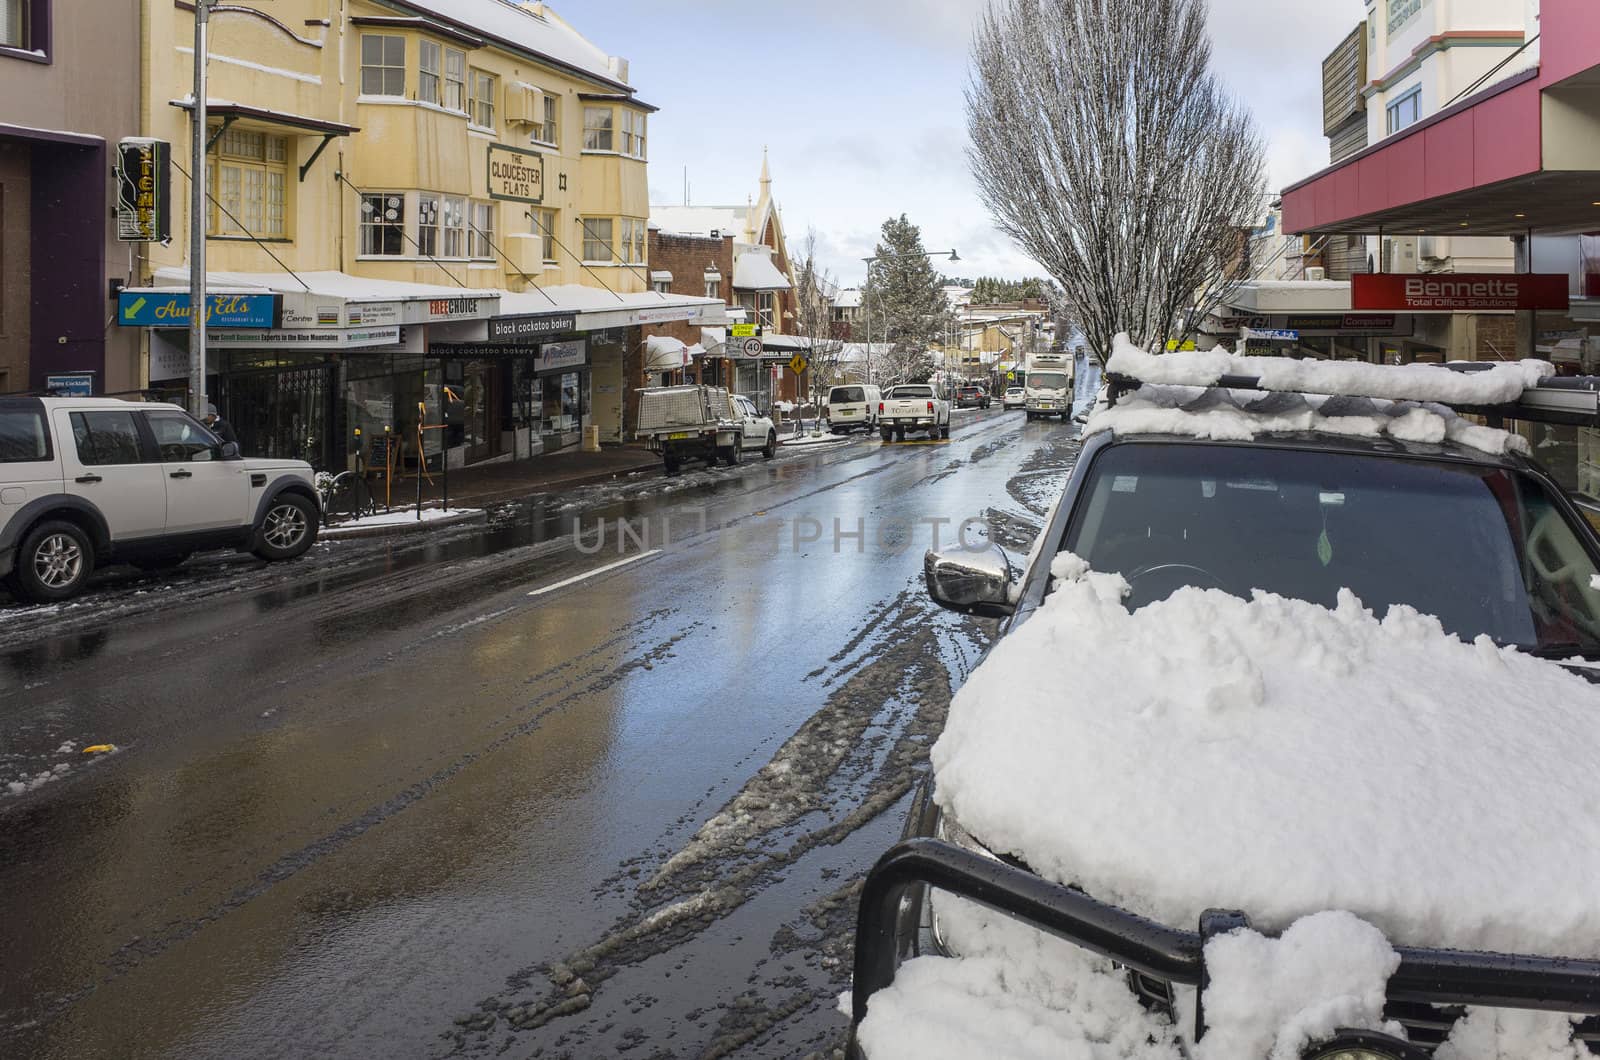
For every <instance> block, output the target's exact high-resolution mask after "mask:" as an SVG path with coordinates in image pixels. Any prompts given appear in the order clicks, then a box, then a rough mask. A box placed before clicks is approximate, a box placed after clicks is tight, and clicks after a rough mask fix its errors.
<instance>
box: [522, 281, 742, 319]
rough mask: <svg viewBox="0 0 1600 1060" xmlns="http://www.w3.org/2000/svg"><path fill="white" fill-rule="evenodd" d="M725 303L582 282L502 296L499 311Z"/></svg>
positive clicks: (602, 309)
mask: <svg viewBox="0 0 1600 1060" xmlns="http://www.w3.org/2000/svg"><path fill="white" fill-rule="evenodd" d="M722 305H723V302H722V300H721V299H718V298H701V297H700V296H698V295H688V294H670V293H669V294H660V293H657V292H655V291H640V292H637V293H633V294H612V293H611V292H610V291H607V290H603V289H601V288H599V287H585V286H583V285H582V284H575V283H571V284H562V285H561V286H558V287H541V288H539V289H538V290H535V291H518V292H515V293H512V294H507V295H504V296H502V297H501V299H500V312H501V313H502V314H503V315H505V316H517V315H522V314H529V313H557V312H576V313H603V312H607V311H610V310H623V309H658V308H660V309H666V308H671V307H676V306H715V307H721V306H722Z"/></svg>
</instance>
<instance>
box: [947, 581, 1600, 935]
mask: <svg viewBox="0 0 1600 1060" xmlns="http://www.w3.org/2000/svg"><path fill="white" fill-rule="evenodd" d="M1052 573H1053V574H1054V575H1055V576H1056V578H1057V579H1058V581H1059V582H1060V585H1059V587H1058V588H1057V589H1056V591H1055V592H1054V593H1053V594H1052V595H1051V597H1050V598H1048V599H1047V600H1046V601H1045V603H1044V605H1043V607H1042V608H1041V609H1040V610H1039V612H1038V613H1036V614H1035V615H1034V616H1033V618H1031V619H1030V620H1029V621H1027V622H1025V623H1023V624H1022V625H1020V626H1019V627H1017V629H1016V630H1015V631H1014V632H1012V633H1011V634H1010V635H1009V636H1008V637H1006V638H1004V639H1003V640H1001V641H1000V643H999V644H998V645H997V646H996V647H995V649H994V650H993V652H992V653H991V654H990V656H989V657H988V658H987V659H986V660H985V662H984V663H983V665H982V666H980V667H979V668H978V669H977V670H976V671H975V672H974V673H973V675H972V677H971V679H970V680H969V681H968V682H967V684H966V686H965V687H964V688H962V689H961V691H960V692H959V693H958V694H957V695H956V696H955V698H954V700H953V702H952V704H951V707H950V717H949V723H948V725H947V727H946V729H945V732H944V734H943V736H942V737H941V738H940V739H939V741H938V743H937V744H936V745H935V746H934V748H933V750H932V760H933V764H934V769H935V776H936V778H937V788H936V793H935V797H936V799H937V800H938V802H939V804H940V805H941V806H942V807H943V808H944V809H945V810H946V811H947V812H950V813H952V814H954V816H955V818H956V819H957V820H958V821H959V822H960V823H961V825H962V826H963V827H964V828H965V829H966V830H967V831H969V832H971V833H972V834H973V835H975V836H977V837H979V838H980V839H981V840H982V841H983V842H985V843H986V844H988V845H989V846H990V847H991V849H993V850H995V851H997V852H1003V853H1008V854H1012V855H1015V856H1017V857H1020V858H1022V859H1023V860H1024V861H1026V862H1027V863H1028V864H1029V865H1031V866H1032V867H1033V869H1034V870H1035V871H1037V872H1039V873H1041V874H1042V875H1044V876H1046V877H1048V878H1050V879H1053V880H1055V881H1057V882H1060V883H1071V884H1075V885H1078V886H1081V887H1083V888H1084V889H1085V890H1086V891H1088V893H1090V894H1092V895H1095V896H1096V897H1098V898H1100V899H1102V900H1105V901H1111V902H1115V903H1117V904H1119V905H1122V906H1124V907H1126V908H1128V909H1130V910H1132V911H1134V912H1136V913H1140V914H1142V915H1145V916H1148V917H1151V918H1152V919H1155V920H1159V921H1161V922H1163V923H1166V924H1171V925H1175V926H1183V927H1188V926H1191V925H1193V924H1195V923H1197V922H1198V918H1199V916H1200V914H1201V912H1202V911H1203V910H1205V909H1208V908H1226V909H1242V910H1244V911H1245V912H1246V913H1248V914H1249V915H1250V916H1251V918H1252V920H1253V922H1254V923H1255V924H1257V925H1258V926H1260V927H1261V928H1262V929H1263V930H1267V931H1279V930H1282V929H1284V928H1286V927H1288V925H1290V924H1291V923H1293V922H1294V921H1295V920H1297V919H1299V918H1300V917H1302V916H1304V915H1307V914H1310V913H1315V912H1320V911H1322V910H1328V909H1343V910H1349V911H1350V912H1352V913H1354V914H1355V915H1357V916H1359V917H1362V918H1363V919H1366V920H1368V921H1370V922H1371V923H1373V924H1374V925H1376V926H1377V927H1378V928H1379V929H1380V930H1381V931H1383V932H1384V934H1385V935H1386V936H1387V937H1388V938H1390V939H1393V940H1394V941H1395V942H1396V943H1397V944H1409V945H1426V946H1434V947H1456V948H1462V949H1486V950H1498V951H1505V952H1527V953H1540V954H1548V955H1557V956H1559V955H1569V956H1590V955H1596V954H1600V904H1597V903H1595V902H1594V901H1593V898H1592V895H1591V893H1590V882H1589V881H1592V880H1594V879H1596V878H1600V813H1597V812H1596V808H1597V807H1600V775H1597V774H1596V773H1595V771H1594V769H1593V768H1592V762H1591V761H1590V758H1591V757H1592V756H1591V755H1590V751H1589V749H1590V748H1591V747H1593V746H1594V745H1595V744H1596V743H1597V742H1600V689H1597V688H1596V687H1595V686H1593V685H1590V684H1589V683H1588V682H1586V681H1584V680H1583V679H1581V678H1579V677H1576V676H1574V675H1572V674H1570V673H1568V672H1566V671H1565V670H1563V669H1561V668H1560V667H1559V666H1557V665H1555V664H1553V663H1549V662H1544V661H1541V660H1537V659H1534V658H1531V657H1529V656H1526V655H1522V654H1520V653H1517V652H1515V651H1511V650H1508V649H1507V650H1502V649H1499V648H1496V647H1495V646H1494V645H1493V644H1492V643H1490V642H1489V641H1488V640H1486V639H1480V640H1478V641H1476V642H1474V643H1471V644H1467V643H1462V642H1461V641H1460V640H1458V639H1456V638H1454V637H1451V636H1448V635H1446V634H1445V633H1444V632H1443V630H1442V628H1441V627H1440V625H1439V623H1438V621H1437V620H1435V619H1433V618H1430V617H1427V616H1424V615H1421V614H1419V613H1417V612H1416V611H1415V610H1413V609H1411V608H1408V607H1403V606H1395V607H1391V608H1390V609H1389V612H1388V615H1387V617H1385V618H1384V619H1383V620H1382V621H1379V620H1378V619H1377V618H1375V617H1374V616H1373V614H1372V613H1371V612H1369V611H1367V610H1365V609H1364V608H1362V606H1361V604H1360V602H1359V601H1358V600H1356V599H1355V597H1354V596H1353V595H1351V594H1350V593H1348V592H1345V593H1343V594H1341V596H1340V600H1339V604H1338V607H1337V609H1336V610H1333V611H1330V610H1327V609H1324V608H1321V607H1318V606H1316V605H1313V604H1309V603H1305V602H1302V601H1296V600H1289V599H1285V598H1282V597H1278V596H1273V595H1270V594H1265V593H1257V594H1256V596H1255V598H1254V599H1253V600H1250V601H1245V600H1240V599H1238V598H1236V597H1233V596H1230V595H1228V594H1225V593H1222V592H1218V591H1207V590H1198V589H1192V588H1190V589H1182V590H1180V591H1178V592H1177V593H1175V594H1173V596H1172V597H1171V598H1169V599H1168V600H1166V601H1163V602H1159V603H1155V604H1151V605H1149V606H1147V607H1144V608H1141V609H1140V610H1138V611H1137V612H1134V613H1132V614H1130V613H1129V612H1128V611H1127V609H1126V608H1125V607H1124V606H1123V604H1122V602H1121V601H1122V597H1123V595H1124V593H1125V592H1126V591H1127V583H1126V582H1125V581H1124V580H1123V579H1122V578H1121V577H1120V576H1117V575H1107V574H1095V573H1090V572H1089V571H1088V570H1087V566H1086V564H1084V562H1083V561H1082V560H1081V559H1079V558H1078V557H1075V556H1071V555H1062V556H1059V557H1057V559H1056V561H1055V563H1054V565H1053V568H1052ZM1018 674H1027V675H1029V680H1027V681H1026V682H1019V681H1018V680H1017V677H1016V675H1018Z"/></svg>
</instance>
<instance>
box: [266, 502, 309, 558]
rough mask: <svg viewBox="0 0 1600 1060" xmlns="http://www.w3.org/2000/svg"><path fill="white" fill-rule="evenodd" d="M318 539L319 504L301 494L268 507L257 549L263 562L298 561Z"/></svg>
mask: <svg viewBox="0 0 1600 1060" xmlns="http://www.w3.org/2000/svg"><path fill="white" fill-rule="evenodd" d="M316 540H317V508H316V505H314V504H312V503H311V502H310V501H308V500H306V499H305V498H304V497H302V496H300V495H299V494H298V493H286V494H284V495H282V496H280V497H278V498H277V499H275V500H274V501H273V502H272V503H271V504H270V505H268V506H267V513H266V514H265V515H263V516H262V517H261V524H260V525H259V526H257V527H256V547H255V548H254V549H253V550H252V551H253V552H254V553H255V554H256V555H257V556H259V557H260V558H261V559H267V560H280V559H294V558H295V557H296V556H299V555H303V554H304V553H305V551H306V550H307V549H309V548H310V547H311V546H312V544H313V543H314V542H315V541H316Z"/></svg>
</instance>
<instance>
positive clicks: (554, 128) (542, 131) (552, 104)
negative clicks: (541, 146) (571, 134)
mask: <svg viewBox="0 0 1600 1060" xmlns="http://www.w3.org/2000/svg"><path fill="white" fill-rule="evenodd" d="M560 115H561V100H560V98H559V97H557V96H553V95H550V94H549V93H545V97H544V125H543V126H542V127H541V128H538V129H536V130H534V139H536V140H538V141H540V142H541V143H547V144H549V145H550V146H551V147H560V146H561V139H560V137H561V128H560V123H559V121H558V120H557V119H558V118H559V117H560Z"/></svg>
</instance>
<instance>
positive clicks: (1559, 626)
mask: <svg viewBox="0 0 1600 1060" xmlns="http://www.w3.org/2000/svg"><path fill="white" fill-rule="evenodd" d="M1088 491H1089V492H1088V494H1087V496H1088V503H1087V504H1086V505H1084V506H1083V508H1082V511H1081V514H1080V515H1078V516H1077V517H1076V518H1075V520H1074V524H1073V526H1072V528H1071V529H1070V530H1069V532H1068V535H1067V540H1066V542H1065V547H1066V549H1067V550H1068V551H1071V552H1075V553H1077V554H1078V555H1080V556H1082V557H1083V558H1084V559H1086V560H1088V562H1089V564H1090V566H1091V567H1093V568H1094V569H1095V570H1099V571H1116V572H1120V573H1121V574H1122V575H1123V576H1124V577H1126V578H1127V579H1128V581H1129V583H1130V584H1131V585H1132V587H1133V593H1132V595H1131V596H1130V598H1129V600H1128V606H1129V607H1130V608H1137V607H1142V606H1143V605H1145V604H1147V603H1150V602H1152V601H1154V600H1159V599H1164V598H1166V597H1167V596H1169V595H1171V594H1172V593H1173V592H1174V591H1175V590H1177V589H1178V588H1181V587H1182V586H1185V585H1193V586H1199V587H1202V588H1215V589H1223V590H1225V591H1227V592H1230V593H1233V594H1235V595H1237V596H1248V595H1249V593H1250V591H1251V590H1252V589H1265V590H1268V591H1270V592H1274V593H1278V594H1280V595H1282V596H1289V597H1295V598H1298V599H1301V600H1309V601H1311V602H1312V603H1317V604H1322V605H1324V606H1327V607H1332V606H1333V605H1334V604H1335V602H1336V599H1337V595H1338V592H1339V590H1340V589H1341V588H1348V589H1350V590H1352V591H1353V592H1354V593H1355V594H1356V595H1357V596H1358V597H1360V598H1361V600H1362V602H1363V603H1364V604H1365V605H1366V606H1367V607H1369V608H1372V609H1373V611H1374V612H1376V613H1377V614H1379V615H1382V614H1384V613H1385V612H1386V611H1387V610H1388V608H1389V606H1390V605H1391V604H1397V603H1403V604H1410V605H1411V606H1413V607H1415V608H1417V609H1418V610H1419V611H1422V612H1424V613H1425V614H1430V615H1434V616H1436V617H1437V618H1438V619H1439V620H1440V622H1442V623H1443V624H1444V628H1445V630H1446V631H1447V632H1450V633H1455V634H1457V635H1459V636H1461V637H1463V638H1465V639H1472V638H1474V637H1477V636H1479V635H1480V634H1486V635H1487V636H1489V637H1490V638H1492V639H1493V640H1494V641H1495V642H1496V643H1499V644H1502V645H1507V644H1510V645H1516V646H1518V647H1523V648H1528V649H1535V650H1544V651H1548V652H1551V653H1556V654H1559V653H1563V652H1570V653H1572V654H1579V653H1585V654H1586V653H1597V654H1600V592H1596V590H1595V589H1593V588H1592V587H1591V586H1590V579H1591V578H1593V577H1594V575H1595V565H1594V561H1593V560H1592V559H1591V558H1590V556H1589V553H1588V552H1587V550H1586V549H1585V548H1584V547H1583V544H1582V542H1581V540H1580V538H1579V536H1578V534H1577V533H1575V532H1574V530H1573V528H1572V527H1571V526H1569V525H1568V524H1567V522H1566V520H1565V519H1564V518H1563V516H1562V512H1561V509H1560V508H1558V507H1557V506H1556V505H1555V503H1554V501H1553V500H1552V499H1551V497H1550V496H1549V495H1548V494H1547V493H1546V492H1545V490H1544V488H1543V486H1542V485H1541V484H1540V483H1539V482H1538V480H1536V479H1534V478H1532V477H1530V476H1527V475H1524V474H1521V473H1519V472H1515V471H1510V470H1506V469H1502V468H1492V467H1476V466H1472V465H1461V464H1447V463H1442V462H1438V463H1435V462H1428V461H1420V460H1396V459H1385V458H1381V457H1368V456H1360V455H1352V454H1342V453H1321V452H1311V451H1302V450H1286V449H1262V448H1244V447H1228V446H1169V445H1163V446H1156V445H1121V446H1114V447H1111V448H1108V449H1107V450H1105V451H1104V452H1103V453H1102V454H1101V456H1100V458H1099V459H1098V460H1096V461H1095V465H1094V468H1093V471H1092V479H1091V481H1090V482H1089V484H1088Z"/></svg>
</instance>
